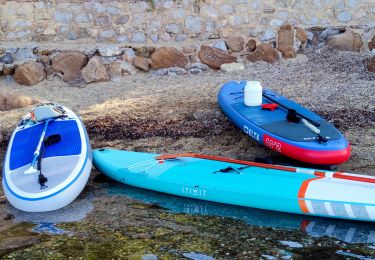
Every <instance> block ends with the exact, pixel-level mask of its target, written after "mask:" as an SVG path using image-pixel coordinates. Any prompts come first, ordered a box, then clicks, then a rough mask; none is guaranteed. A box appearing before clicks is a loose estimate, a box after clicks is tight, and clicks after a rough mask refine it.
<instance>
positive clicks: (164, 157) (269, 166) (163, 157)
mask: <svg viewBox="0 0 375 260" xmlns="http://www.w3.org/2000/svg"><path fill="white" fill-rule="evenodd" d="M178 157H191V158H199V159H207V160H213V161H220V162H229V163H237V164H243V165H249V166H256V167H261V168H266V169H274V170H281V171H288V172H296V171H297V169H296V168H293V167H286V166H279V165H272V164H264V163H256V162H248V161H242V160H236V159H230V158H224V157H217V156H211V155H204V154H196V153H177V154H165V155H159V156H157V157H156V158H155V159H156V160H168V159H176V158H178Z"/></svg>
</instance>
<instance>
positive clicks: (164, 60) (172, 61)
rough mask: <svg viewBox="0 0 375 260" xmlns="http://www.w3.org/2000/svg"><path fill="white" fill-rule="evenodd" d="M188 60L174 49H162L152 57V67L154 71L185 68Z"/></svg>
mask: <svg viewBox="0 0 375 260" xmlns="http://www.w3.org/2000/svg"><path fill="white" fill-rule="evenodd" d="M187 64H188V58H186V57H185V56H184V54H183V53H181V52H179V51H178V50H177V49H175V48H173V47H160V48H157V49H156V50H155V52H154V53H153V54H152V55H151V67H152V68H154V69H160V68H170V67H180V68H185V67H186V65H187Z"/></svg>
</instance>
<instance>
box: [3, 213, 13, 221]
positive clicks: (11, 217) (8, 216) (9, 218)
mask: <svg viewBox="0 0 375 260" xmlns="http://www.w3.org/2000/svg"><path fill="white" fill-rule="evenodd" d="M11 219H14V215H12V214H10V213H8V214H6V216H5V217H4V218H3V220H11Z"/></svg>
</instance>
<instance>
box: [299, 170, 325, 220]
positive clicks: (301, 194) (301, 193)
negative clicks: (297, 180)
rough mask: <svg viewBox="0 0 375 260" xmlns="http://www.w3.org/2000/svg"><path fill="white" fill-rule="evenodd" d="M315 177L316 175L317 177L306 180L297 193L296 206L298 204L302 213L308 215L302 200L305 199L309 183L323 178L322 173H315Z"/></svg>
mask: <svg viewBox="0 0 375 260" xmlns="http://www.w3.org/2000/svg"><path fill="white" fill-rule="evenodd" d="M315 175H317V176H319V177H316V178H312V179H308V180H306V181H304V182H303V183H302V185H301V187H300V188H299V191H298V199H299V200H298V204H299V207H300V208H301V210H302V212H303V213H310V212H309V209H308V208H307V205H306V202H305V200H303V199H305V195H306V191H307V188H308V186H309V184H310V182H312V181H315V180H319V179H322V178H324V173H321V172H315Z"/></svg>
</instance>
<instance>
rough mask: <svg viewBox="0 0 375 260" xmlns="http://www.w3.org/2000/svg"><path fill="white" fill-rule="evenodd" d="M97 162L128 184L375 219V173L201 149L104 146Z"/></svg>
mask: <svg viewBox="0 0 375 260" xmlns="http://www.w3.org/2000/svg"><path fill="white" fill-rule="evenodd" d="M93 158H94V165H95V167H96V168H97V169H98V170H99V171H101V172H102V173H104V174H105V175H107V176H108V177H110V178H112V179H114V180H116V181H119V182H121V183H124V184H128V185H132V186H136V187H139V188H144V189H148V190H153V191H158V192H163V193H168V194H173V195H177V196H183V197H188V198H194V199H200V200H207V201H214V202H220V203H226V204H233V205H239V206H246V207H253V208H260V209H266V210H274V211H281V212H288V213H297V214H307V215H314V216H321V217H332V218H343V219H352V220H361V221H374V220H375V178H374V177H370V176H365V175H358V174H349V173H341V172H331V171H320V170H313V169H306V168H295V167H289V166H279V165H268V164H261V163H254V162H247V161H240V160H234V159H228V158H221V157H213V156H207V155H198V154H175V155H159V154H152V153H141V152H130V151H121V150H111V149H99V150H96V151H94V153H93Z"/></svg>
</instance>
